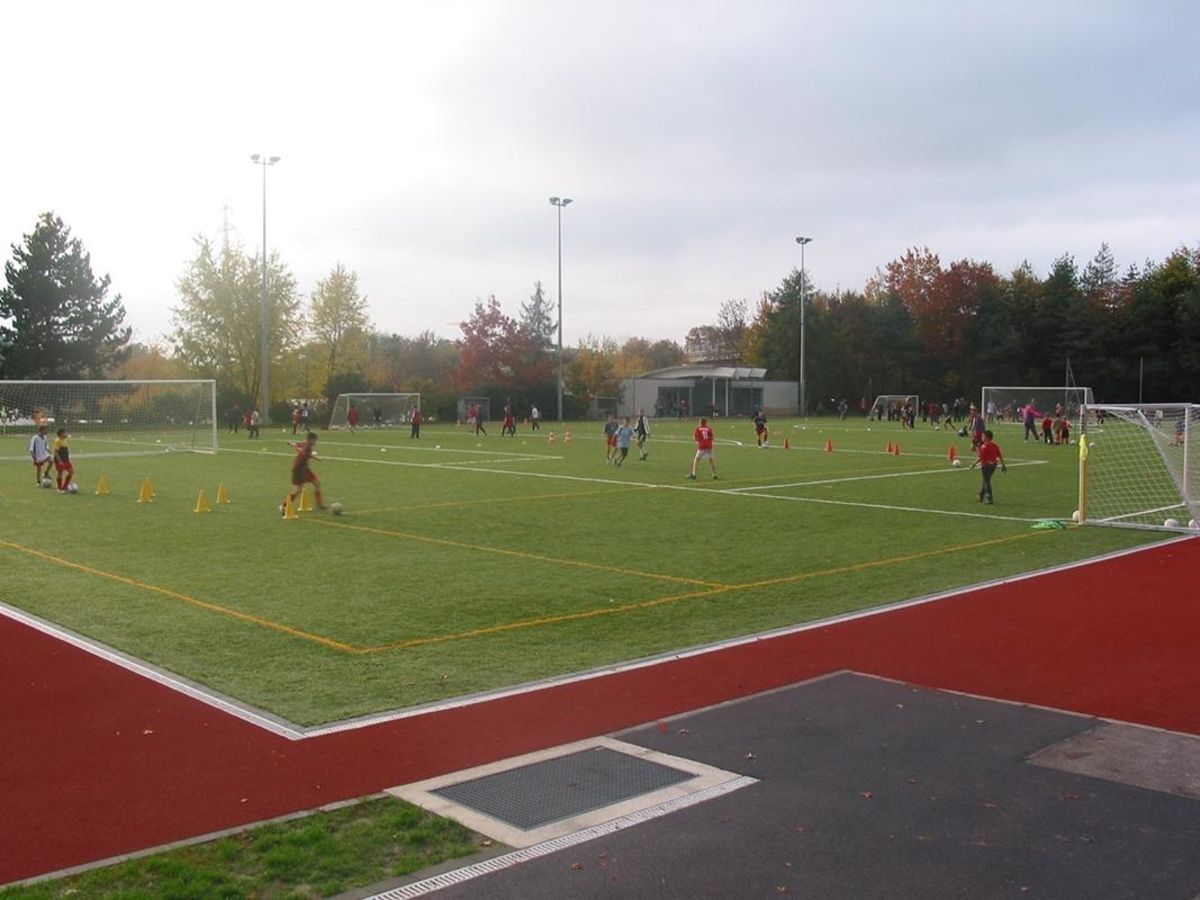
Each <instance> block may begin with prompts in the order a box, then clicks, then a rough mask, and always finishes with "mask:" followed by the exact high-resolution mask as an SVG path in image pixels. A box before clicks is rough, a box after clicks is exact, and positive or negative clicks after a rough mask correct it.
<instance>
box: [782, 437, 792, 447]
mask: <svg viewBox="0 0 1200 900" xmlns="http://www.w3.org/2000/svg"><path fill="white" fill-rule="evenodd" d="M783 449H784V450H791V449H792V442H791V441H789V440H788V439H787V438H784V439H783Z"/></svg>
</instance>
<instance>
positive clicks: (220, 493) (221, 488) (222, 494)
mask: <svg viewBox="0 0 1200 900" xmlns="http://www.w3.org/2000/svg"><path fill="white" fill-rule="evenodd" d="M217 502H218V503H229V502H230V500H229V491H227V490H225V482H223V481H222V482H221V483H220V484H218V485H217Z"/></svg>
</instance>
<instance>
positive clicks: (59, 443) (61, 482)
mask: <svg viewBox="0 0 1200 900" xmlns="http://www.w3.org/2000/svg"><path fill="white" fill-rule="evenodd" d="M55 434H56V435H57V436H56V437H55V438H54V444H53V445H52V446H51V448H50V450H51V452H52V453H53V454H54V474H55V476H56V477H57V479H58V492H59V493H60V494H65V493H66V492H67V487H68V485H70V483H71V476H73V475H74V474H75V467H74V466H73V465H71V448H70V447H68V446H67V441H68V440H69V439H70V437H71V436H70V435H69V434H67V429H65V428H60V429H58V431H57V432H55Z"/></svg>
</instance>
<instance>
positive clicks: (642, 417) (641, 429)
mask: <svg viewBox="0 0 1200 900" xmlns="http://www.w3.org/2000/svg"><path fill="white" fill-rule="evenodd" d="M633 434H634V437H635V438H636V439H637V448H638V459H645V458H646V457H647V456H649V455H650V454H649V453H647V452H646V438H648V437H650V422H649V420H648V419H647V418H646V411H645V410H644V409H639V410H638V417H637V422H635V423H634V426H633Z"/></svg>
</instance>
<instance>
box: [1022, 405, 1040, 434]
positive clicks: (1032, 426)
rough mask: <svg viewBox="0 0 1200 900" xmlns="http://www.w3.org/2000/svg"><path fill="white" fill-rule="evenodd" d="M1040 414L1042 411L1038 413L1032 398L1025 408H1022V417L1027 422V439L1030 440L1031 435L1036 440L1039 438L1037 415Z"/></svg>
mask: <svg viewBox="0 0 1200 900" xmlns="http://www.w3.org/2000/svg"><path fill="white" fill-rule="evenodd" d="M1039 415H1040V413H1038V411H1037V407H1036V406H1034V405H1033V401H1032V400H1030V401H1029V402H1028V403H1026V404H1025V408H1024V409H1023V410H1021V419H1022V421H1024V423H1025V440H1029V438H1030V437H1032V438H1033V439H1034V440H1035V441H1036V440H1037V439H1038V433H1037V417H1038V416H1039Z"/></svg>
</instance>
